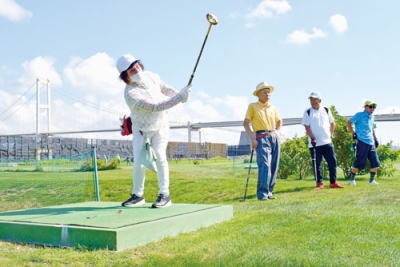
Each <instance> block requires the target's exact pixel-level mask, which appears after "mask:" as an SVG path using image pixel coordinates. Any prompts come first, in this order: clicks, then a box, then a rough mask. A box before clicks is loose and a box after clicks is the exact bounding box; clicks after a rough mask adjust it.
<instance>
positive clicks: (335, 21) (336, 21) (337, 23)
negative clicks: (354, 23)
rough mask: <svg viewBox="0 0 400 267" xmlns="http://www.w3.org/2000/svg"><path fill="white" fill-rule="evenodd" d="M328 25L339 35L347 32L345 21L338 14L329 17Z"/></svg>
mask: <svg viewBox="0 0 400 267" xmlns="http://www.w3.org/2000/svg"><path fill="white" fill-rule="evenodd" d="M329 24H330V25H331V26H332V28H333V29H334V30H335V31H336V32H339V33H342V32H345V31H346V30H347V27H348V26H347V19H346V18H345V17H344V16H342V15H340V14H335V15H333V16H331V17H330V19H329Z"/></svg>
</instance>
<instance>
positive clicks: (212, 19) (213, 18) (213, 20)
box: [206, 13, 218, 25]
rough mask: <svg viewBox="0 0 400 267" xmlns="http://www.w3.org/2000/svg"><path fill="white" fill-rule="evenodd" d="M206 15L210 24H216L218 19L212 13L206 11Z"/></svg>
mask: <svg viewBox="0 0 400 267" xmlns="http://www.w3.org/2000/svg"><path fill="white" fill-rule="evenodd" d="M206 17H207V20H208V22H209V23H210V24H212V25H217V24H218V19H217V17H216V16H215V15H214V14H211V13H208V14H207V16H206Z"/></svg>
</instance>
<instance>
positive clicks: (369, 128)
mask: <svg viewBox="0 0 400 267" xmlns="http://www.w3.org/2000/svg"><path fill="white" fill-rule="evenodd" d="M376 106H377V104H376V103H375V102H374V101H372V100H367V101H365V103H364V111H362V112H358V113H356V114H355V115H354V116H353V117H352V118H351V119H350V120H348V121H347V123H346V124H347V128H348V129H349V131H350V132H351V133H352V134H353V139H354V140H356V141H357V144H356V159H355V161H354V164H353V167H352V169H351V175H350V185H356V180H355V178H356V174H357V172H358V170H359V169H363V168H365V165H366V163H367V159H368V160H369V162H370V163H371V170H370V179H369V184H370V185H374V184H378V183H377V182H376V181H375V175H376V172H377V171H378V167H379V166H380V162H379V158H378V154H377V153H376V148H377V147H378V146H379V142H378V140H377V138H376V136H375V131H374V115H373V113H374V111H375V109H376ZM353 124H354V126H355V131H354V129H353Z"/></svg>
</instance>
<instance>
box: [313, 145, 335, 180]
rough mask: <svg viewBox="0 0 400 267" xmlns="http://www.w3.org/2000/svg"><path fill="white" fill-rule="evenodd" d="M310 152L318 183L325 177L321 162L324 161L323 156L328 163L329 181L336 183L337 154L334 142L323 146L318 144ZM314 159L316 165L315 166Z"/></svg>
mask: <svg viewBox="0 0 400 267" xmlns="http://www.w3.org/2000/svg"><path fill="white" fill-rule="evenodd" d="M314 150H315V158H314ZM310 154H311V158H312V163H313V172H314V177H315V176H316V177H317V183H322V178H323V177H322V171H321V162H322V157H324V159H325V160H326V163H328V168H329V181H330V183H331V184H334V183H335V182H336V154H335V149H334V147H333V144H332V143H330V144H326V145H323V146H317V147H315V148H313V147H311V148H310ZM314 160H315V164H316V166H314ZM315 169H316V170H317V173H315Z"/></svg>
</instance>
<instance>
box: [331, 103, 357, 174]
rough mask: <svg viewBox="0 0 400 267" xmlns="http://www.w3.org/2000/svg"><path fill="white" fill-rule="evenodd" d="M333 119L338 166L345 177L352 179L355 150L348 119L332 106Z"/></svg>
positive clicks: (333, 140) (333, 139)
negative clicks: (348, 127) (347, 123)
mask: <svg viewBox="0 0 400 267" xmlns="http://www.w3.org/2000/svg"><path fill="white" fill-rule="evenodd" d="M330 110H331V112H332V115H333V118H334V119H335V132H334V135H333V138H332V142H333V146H334V147H335V152H336V161H337V166H338V167H339V168H340V169H342V171H343V175H344V177H350V173H351V167H352V166H353V163H354V159H355V154H354V149H353V137H352V135H351V134H350V132H349V130H348V129H347V126H346V122H347V120H348V119H347V118H346V117H343V116H340V115H339V113H338V112H337V111H336V108H335V106H331V107H330Z"/></svg>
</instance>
